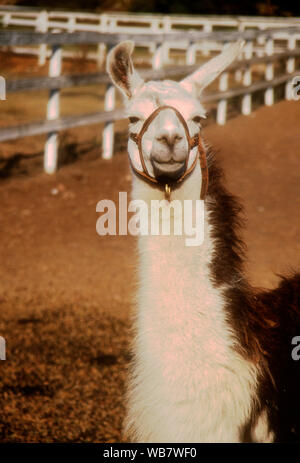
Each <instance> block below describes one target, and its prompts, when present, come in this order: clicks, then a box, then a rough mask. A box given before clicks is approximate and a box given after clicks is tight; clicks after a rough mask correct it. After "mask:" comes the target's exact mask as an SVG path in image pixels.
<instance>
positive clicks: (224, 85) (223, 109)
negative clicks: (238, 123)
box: [217, 72, 228, 125]
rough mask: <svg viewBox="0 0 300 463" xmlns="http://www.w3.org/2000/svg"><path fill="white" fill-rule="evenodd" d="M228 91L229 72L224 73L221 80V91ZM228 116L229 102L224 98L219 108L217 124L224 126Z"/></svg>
mask: <svg viewBox="0 0 300 463" xmlns="http://www.w3.org/2000/svg"><path fill="white" fill-rule="evenodd" d="M227 89H228V72H223V73H222V74H221V76H220V79H219V90H220V92H225V91H226V90H227ZM226 116H227V100H226V98H222V99H221V100H220V101H219V103H218V107H217V124H219V125H224V124H225V122H226Z"/></svg>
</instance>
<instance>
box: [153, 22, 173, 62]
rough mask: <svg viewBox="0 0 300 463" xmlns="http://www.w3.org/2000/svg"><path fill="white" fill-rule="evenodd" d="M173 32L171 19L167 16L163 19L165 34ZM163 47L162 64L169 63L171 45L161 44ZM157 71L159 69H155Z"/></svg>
mask: <svg viewBox="0 0 300 463" xmlns="http://www.w3.org/2000/svg"><path fill="white" fill-rule="evenodd" d="M171 31H172V23H171V19H170V18H169V16H165V17H164V18H163V32H164V33H166V34H168V33H170V32H171ZM161 47H162V50H161V54H162V57H161V59H162V64H163V63H168V62H169V55H170V44H169V43H168V42H164V43H163V44H161ZM155 69H158V68H155Z"/></svg>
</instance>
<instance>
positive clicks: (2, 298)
mask: <svg viewBox="0 0 300 463" xmlns="http://www.w3.org/2000/svg"><path fill="white" fill-rule="evenodd" d="M299 121H300V104H299V103H296V102H281V103H278V104H276V105H275V106H273V107H271V108H267V107H262V108H260V109H259V110H258V111H256V112H255V113H253V114H252V115H250V116H247V117H243V116H240V117H237V118H235V119H233V120H231V121H229V122H228V123H227V124H226V125H225V126H223V127H220V126H216V125H211V126H209V127H207V128H206V129H204V136H205V138H206V140H207V141H209V143H210V144H211V145H213V146H214V147H215V148H216V150H217V151H218V157H219V158H220V160H221V162H222V165H223V167H224V170H225V172H226V179H227V185H228V188H229V189H230V190H231V191H232V192H233V193H235V194H236V195H238V196H239V197H240V198H241V201H242V203H243V204H244V206H245V215H246V217H247V223H246V228H245V231H244V239H245V241H246V243H247V244H248V256H249V261H248V265H247V273H248V276H249V279H250V281H251V282H252V283H253V284H254V285H255V286H260V287H267V288H272V287H274V286H276V283H277V281H278V277H277V276H276V274H286V273H289V272H290V271H291V270H292V269H293V268H294V269H297V268H298V269H299V268H300V242H299V233H300V217H299V206H300V204H299V198H300V182H299V175H300V174H299V172H300V169H299V167H300V161H299V154H300V151H299V149H300V148H299V147H300V130H299ZM36 163H37V164H38V167H39V168H38V169H35V170H34V171H33V172H34V173H33V174H28V170H26V172H27V173H26V174H24V173H23V174H22V172H23V171H22V170H20V171H19V172H16V173H15V175H14V176H12V177H8V178H5V179H3V180H2V181H1V183H0V253H1V258H0V275H1V278H0V308H1V315H0V335H1V336H3V337H4V338H5V339H6V343H7V353H6V355H7V360H6V361H2V362H1V363H0V368H1V376H0V402H1V416H0V440H1V441H2V442H20V441H23V442H118V441H120V439H121V437H120V431H121V423H122V418H123V414H124V401H123V392H124V382H125V379H126V366H127V362H128V359H129V354H128V339H129V316H130V313H131V309H132V297H133V294H134V288H135V263H136V252H135V244H136V241H135V238H133V237H131V236H121V237H118V236H114V237H112V236H108V237H100V236H98V235H97V233H96V220H97V218H98V214H97V213H96V204H97V202H98V201H99V200H101V199H112V200H115V201H116V202H117V201H118V192H119V191H127V192H129V191H130V171H129V166H128V160H127V155H126V151H125V150H121V151H119V152H117V153H116V155H115V156H114V158H113V159H112V160H111V161H104V160H102V159H101V158H100V151H99V149H97V148H96V147H94V148H93V150H92V152H91V153H89V154H87V155H85V156H80V157H79V159H78V160H77V162H75V163H70V164H68V165H65V166H62V167H61V169H60V170H59V171H58V173H57V174H56V175H55V176H50V177H49V176H47V175H46V174H44V173H42V158H41V157H37V159H36Z"/></svg>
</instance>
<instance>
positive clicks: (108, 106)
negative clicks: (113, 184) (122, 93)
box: [102, 84, 116, 159]
mask: <svg viewBox="0 0 300 463" xmlns="http://www.w3.org/2000/svg"><path fill="white" fill-rule="evenodd" d="M115 102H116V92H115V86H114V85H111V84H108V85H107V88H106V93H105V99H104V109H105V111H112V110H113V109H115ZM113 149H114V123H113V122H106V123H105V126H104V129H103V133H102V157H103V159H111V158H112V156H113Z"/></svg>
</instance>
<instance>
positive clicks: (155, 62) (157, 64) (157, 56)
mask: <svg viewBox="0 0 300 463" xmlns="http://www.w3.org/2000/svg"><path fill="white" fill-rule="evenodd" d="M163 55H164V47H163V45H162V44H161V43H160V44H159V45H157V46H156V50H155V52H154V55H153V57H152V68H153V69H161V68H162V66H163Z"/></svg>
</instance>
